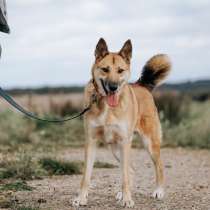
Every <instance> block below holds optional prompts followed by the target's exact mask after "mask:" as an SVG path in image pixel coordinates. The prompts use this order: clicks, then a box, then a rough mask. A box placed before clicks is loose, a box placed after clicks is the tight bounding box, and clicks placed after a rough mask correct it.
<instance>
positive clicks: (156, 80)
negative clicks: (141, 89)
mask: <svg viewBox="0 0 210 210" xmlns="http://www.w3.org/2000/svg"><path fill="white" fill-rule="evenodd" d="M170 69H171V61H170V59H169V57H168V56H167V55H165V54H158V55H155V56H153V57H152V58H150V59H149V60H148V61H147V63H146V64H145V66H144V67H143V70H142V74H141V77H140V78H139V80H138V81H137V84H139V85H142V86H145V87H146V88H147V89H149V90H150V91H152V90H153V89H154V88H155V87H157V86H158V85H160V84H161V82H162V81H163V80H164V79H165V78H166V76H167V75H168V74H169V72H170Z"/></svg>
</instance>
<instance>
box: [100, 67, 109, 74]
mask: <svg viewBox="0 0 210 210" xmlns="http://www.w3.org/2000/svg"><path fill="white" fill-rule="evenodd" d="M101 70H102V71H103V72H106V73H108V72H109V69H108V68H101Z"/></svg>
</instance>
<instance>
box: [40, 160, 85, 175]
mask: <svg viewBox="0 0 210 210" xmlns="http://www.w3.org/2000/svg"><path fill="white" fill-rule="evenodd" d="M39 163H40V164H41V166H42V168H43V169H45V170H46V171H47V172H48V174H49V175H73V174H81V173H82V165H83V164H82V162H80V161H74V162H65V161H61V160H55V159H51V158H43V159H41V160H40V161H39Z"/></svg>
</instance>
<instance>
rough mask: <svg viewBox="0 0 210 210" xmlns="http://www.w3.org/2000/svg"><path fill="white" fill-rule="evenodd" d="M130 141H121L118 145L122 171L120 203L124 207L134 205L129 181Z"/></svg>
mask: <svg viewBox="0 0 210 210" xmlns="http://www.w3.org/2000/svg"><path fill="white" fill-rule="evenodd" d="M130 150H131V143H123V144H122V145H120V159H121V160H120V161H121V164H120V166H121V171H122V196H121V197H122V198H121V199H120V198H118V199H119V200H122V204H123V206H125V207H128V208H132V207H133V206H134V201H133V200H132V198H131V192H130V187H131V181H130V173H129V172H130V165H129V157H130Z"/></svg>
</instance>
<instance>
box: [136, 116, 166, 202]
mask: <svg viewBox="0 0 210 210" xmlns="http://www.w3.org/2000/svg"><path fill="white" fill-rule="evenodd" d="M139 131H140V135H141V136H142V138H143V141H144V145H145V148H146V149H147V151H148V152H149V154H150V156H151V159H152V161H153V163H154V166H155V172H156V189H155V191H154V193H153V197H154V198H157V199H162V198H163V197H164V186H163V185H164V175H163V164H162V161H161V158H160V143H161V138H162V134H161V126H160V122H159V119H158V117H157V116H156V117H151V118H150V117H145V118H143V119H141V121H140V123H139Z"/></svg>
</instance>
